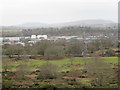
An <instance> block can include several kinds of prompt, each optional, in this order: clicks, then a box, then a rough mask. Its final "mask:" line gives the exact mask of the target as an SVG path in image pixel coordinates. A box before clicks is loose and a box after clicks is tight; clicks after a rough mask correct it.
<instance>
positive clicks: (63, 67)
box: [3, 57, 118, 72]
mask: <svg viewBox="0 0 120 90" xmlns="http://www.w3.org/2000/svg"><path fill="white" fill-rule="evenodd" d="M92 59H93V57H74V58H72V61H71V60H70V59H69V58H64V59H60V60H49V62H51V63H52V64H55V65H57V66H59V67H60V72H61V71H69V70H70V69H83V68H84V64H85V63H86V62H87V61H90V60H92ZM101 60H104V61H105V62H107V63H111V64H113V66H114V64H118V57H101ZM45 62H47V61H46V60H37V59H29V60H26V61H23V60H18V61H14V60H13V59H10V60H9V62H8V67H9V68H8V70H16V68H17V66H18V65H20V64H22V63H26V64H27V65H28V66H29V69H30V70H31V71H34V70H39V67H40V66H41V65H42V64H44V63H45ZM71 64H72V65H71ZM3 67H4V66H3Z"/></svg>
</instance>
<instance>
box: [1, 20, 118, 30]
mask: <svg viewBox="0 0 120 90" xmlns="http://www.w3.org/2000/svg"><path fill="white" fill-rule="evenodd" d="M114 25H117V24H116V23H114V22H112V21H109V20H102V19H94V20H92V19H91V20H80V21H73V22H66V23H55V24H46V23H24V24H21V25H14V26H2V29H3V30H4V29H32V28H49V27H65V26H100V27H101V26H109V27H112V26H114Z"/></svg>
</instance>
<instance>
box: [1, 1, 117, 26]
mask: <svg viewBox="0 0 120 90" xmlns="http://www.w3.org/2000/svg"><path fill="white" fill-rule="evenodd" d="M118 1H119V0H0V26H1V25H16V24H23V23H26V22H40V23H61V22H69V21H76V20H84V19H85V20H86V19H105V20H112V21H114V22H117V19H118V18H117V17H118Z"/></svg>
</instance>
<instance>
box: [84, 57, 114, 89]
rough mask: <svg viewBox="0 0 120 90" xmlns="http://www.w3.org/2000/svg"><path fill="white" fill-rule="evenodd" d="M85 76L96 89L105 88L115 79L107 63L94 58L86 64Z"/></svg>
mask: <svg viewBox="0 0 120 90" xmlns="http://www.w3.org/2000/svg"><path fill="white" fill-rule="evenodd" d="M85 67H86V69H87V75H88V77H90V78H92V82H91V84H92V85H94V86H97V87H107V86H108V85H109V84H110V82H111V81H112V79H113V77H115V72H114V70H113V69H112V67H111V65H110V64H109V63H106V62H105V61H103V59H102V58H99V57H96V58H93V59H91V60H89V61H88V62H87V63H86V66H85Z"/></svg>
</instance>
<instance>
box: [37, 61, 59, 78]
mask: <svg viewBox="0 0 120 90" xmlns="http://www.w3.org/2000/svg"><path fill="white" fill-rule="evenodd" d="M40 71H41V72H40V74H39V78H43V79H53V78H57V77H58V75H59V74H60V73H59V72H58V67H57V66H56V65H54V64H52V63H50V62H48V61H47V62H46V63H44V64H43V65H41V67H40Z"/></svg>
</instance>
